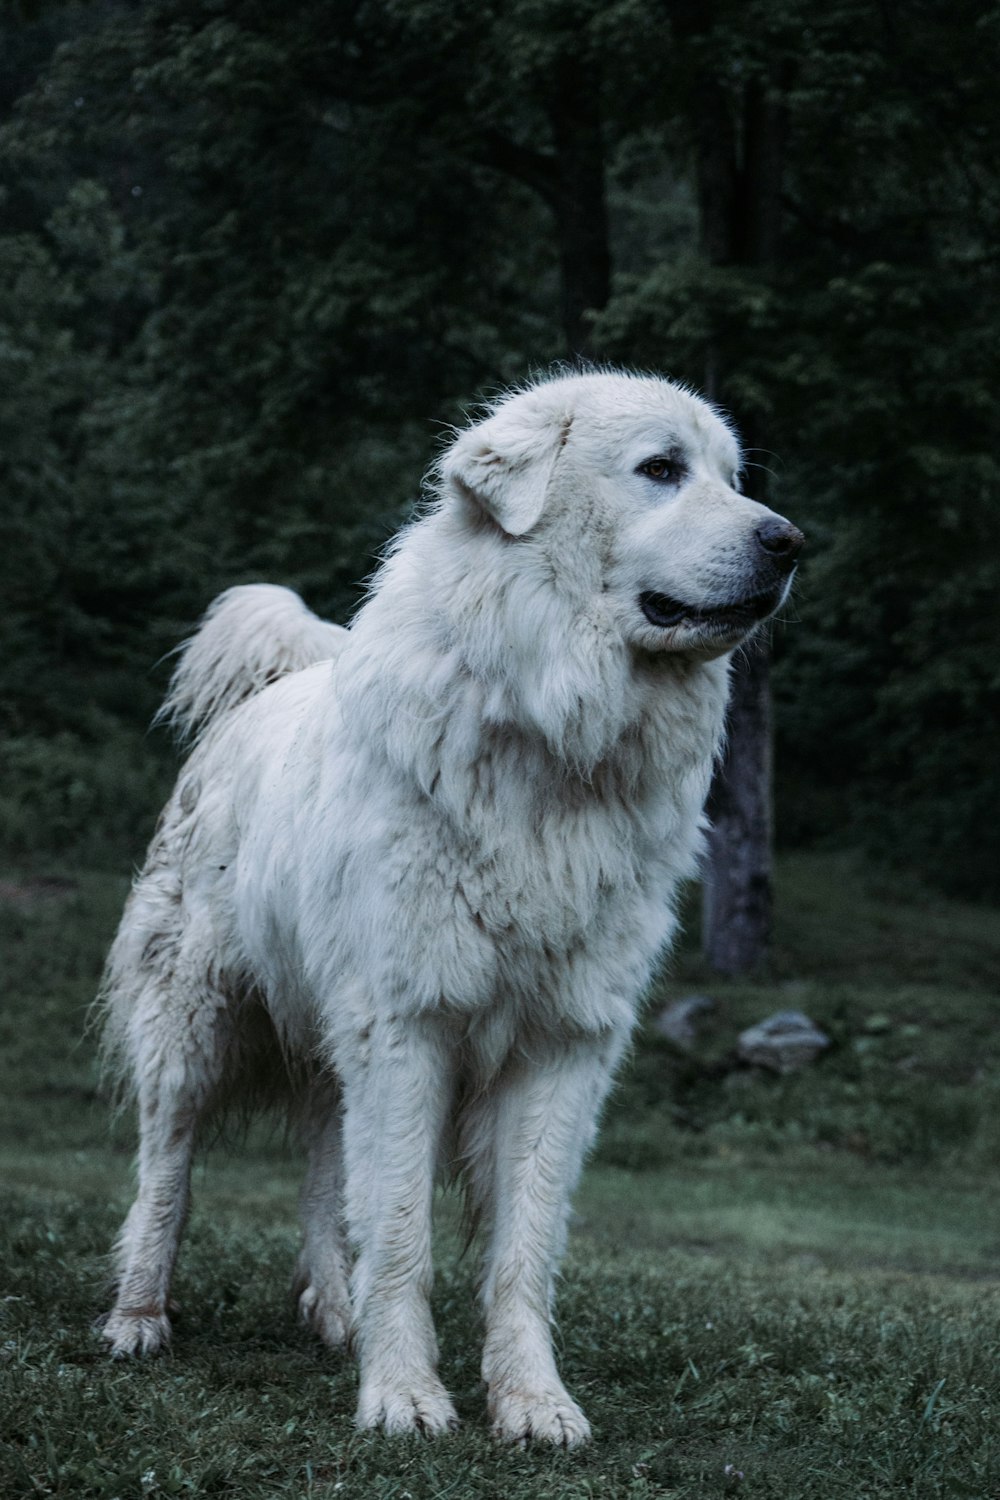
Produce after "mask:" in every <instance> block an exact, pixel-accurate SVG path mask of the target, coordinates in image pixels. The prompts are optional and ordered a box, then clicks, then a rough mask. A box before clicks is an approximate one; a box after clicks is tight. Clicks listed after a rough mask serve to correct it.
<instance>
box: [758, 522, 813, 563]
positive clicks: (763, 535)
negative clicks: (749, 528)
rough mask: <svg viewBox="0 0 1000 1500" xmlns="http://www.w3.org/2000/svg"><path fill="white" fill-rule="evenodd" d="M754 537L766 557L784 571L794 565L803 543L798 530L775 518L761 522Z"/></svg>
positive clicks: (790, 524)
mask: <svg viewBox="0 0 1000 1500" xmlns="http://www.w3.org/2000/svg"><path fill="white" fill-rule="evenodd" d="M756 537H757V540H758V542H759V543H760V545H761V546H762V547H763V549H764V551H765V552H766V553H767V554H768V556H769V557H771V558H772V559H773V561H774V562H776V563H777V564H778V566H779V567H782V568H785V569H786V570H790V569H791V568H792V566H793V565H794V563H795V559H796V558H797V557H798V555H799V553H800V552H801V551H802V544H803V542H804V541H805V537H804V536H803V535H802V533H801V531H800V530H799V528H798V527H797V526H793V525H792V523H791V521H779V520H778V519H777V518H775V519H774V520H773V521H761V523H760V525H759V526H758V527H757V531H756Z"/></svg>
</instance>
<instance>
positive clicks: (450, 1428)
mask: <svg viewBox="0 0 1000 1500" xmlns="http://www.w3.org/2000/svg"><path fill="white" fill-rule="evenodd" d="M354 1421H355V1424H356V1425H357V1426H358V1427H362V1428H365V1427H368V1428H371V1427H381V1428H382V1429H383V1431H384V1432H386V1433H387V1434H388V1435H389V1436H390V1437H398V1436H401V1435H403V1434H405V1433H410V1432H417V1433H422V1434H423V1435H424V1436H425V1437H443V1436H444V1434H445V1433H447V1432H454V1431H455V1429H456V1427H457V1426H458V1413H457V1412H456V1410H455V1408H454V1406H453V1405H452V1401H451V1397H450V1396H449V1395H448V1392H447V1391H446V1390H445V1388H444V1386H443V1385H442V1384H441V1382H440V1380H438V1379H437V1377H436V1376H433V1375H432V1376H428V1377H425V1378H424V1379H422V1380H419V1381H417V1380H413V1381H405V1380H399V1379H393V1380H391V1381H390V1380H383V1381H374V1380H365V1381H363V1382H362V1385H361V1394H360V1396H359V1398H358V1409H357V1412H356V1414H355V1417H354Z"/></svg>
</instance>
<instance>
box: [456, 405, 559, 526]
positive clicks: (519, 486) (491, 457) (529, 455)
mask: <svg viewBox="0 0 1000 1500" xmlns="http://www.w3.org/2000/svg"><path fill="white" fill-rule="evenodd" d="M538 394H539V393H538V392H531V395H536V396H537V395H538ZM570 421H571V418H570V417H569V416H568V414H567V413H566V412H565V410H557V409H555V408H553V407H551V406H549V404H548V403H545V402H541V401H539V402H530V401H529V400H526V399H525V397H523V396H520V397H518V396H515V397H513V398H512V399H511V400H510V402H509V403H508V404H507V405H506V406H502V407H501V408H500V409H499V411H496V412H494V414H493V415H492V416H491V417H487V419H486V421H485V422H480V423H479V424H478V425H477V426H475V427H470V428H469V429H468V431H466V432H463V433H462V434H461V435H460V436H459V437H458V438H456V440H455V442H454V443H453V444H452V445H451V447H450V448H449V449H448V450H447V452H446V453H445V454H444V455H443V457H442V459H441V464H440V474H441V478H442V479H443V480H444V482H445V484H446V485H447V486H449V487H451V488H453V489H454V490H456V491H457V492H458V493H459V495H461V497H462V498H463V499H465V500H467V501H472V502H473V503H474V504H476V505H478V506H479V507H480V508H481V509H482V510H485V511H486V512H487V514H488V515H490V516H492V517H493V520H494V521H495V522H496V523H497V525H498V526H499V527H501V529H502V530H504V531H506V532H507V534H508V536H524V534H525V532H528V531H530V530H531V528H532V527H533V526H534V525H535V524H536V523H537V522H538V520H539V518H540V517H541V514H542V511H543V509H544V508H545V496H546V494H547V492H548V488H549V481H550V480H551V478H552V471H553V469H554V468H555V463H556V459H557V458H558V456H559V452H560V449H561V448H562V446H563V444H564V443H565V441H566V438H567V436H568V434H569V428H570Z"/></svg>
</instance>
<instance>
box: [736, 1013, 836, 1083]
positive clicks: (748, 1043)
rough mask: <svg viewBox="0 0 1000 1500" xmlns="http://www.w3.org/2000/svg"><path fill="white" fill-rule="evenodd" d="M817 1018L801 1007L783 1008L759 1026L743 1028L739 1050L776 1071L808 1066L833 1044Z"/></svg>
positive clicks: (747, 1058) (746, 1059) (746, 1057)
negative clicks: (811, 1019)
mask: <svg viewBox="0 0 1000 1500" xmlns="http://www.w3.org/2000/svg"><path fill="white" fill-rule="evenodd" d="M829 1045H830V1038H829V1037H828V1036H825V1035H824V1033H823V1032H822V1031H820V1029H819V1027H818V1026H817V1025H816V1023H815V1022H814V1021H810V1019H809V1017H808V1016H807V1015H804V1014H803V1013H802V1011H800V1010H780V1011H778V1012H777V1014H776V1015H773V1016H768V1018H767V1020H766V1021H759V1022H758V1023H757V1025H756V1026H748V1027H747V1029H746V1031H741V1032H740V1035H739V1039H738V1041H737V1043H736V1050H737V1052H738V1053H739V1055H740V1057H741V1058H742V1059H743V1061H744V1062H747V1063H752V1064H754V1066H755V1067H758V1068H770V1069H771V1071H772V1072H774V1073H792V1072H794V1071H795V1069H796V1068H804V1067H806V1066H807V1065H808V1064H809V1063H811V1062H812V1060H813V1058H814V1057H817V1056H818V1055H819V1053H820V1052H822V1051H823V1050H824V1048H826V1047H829Z"/></svg>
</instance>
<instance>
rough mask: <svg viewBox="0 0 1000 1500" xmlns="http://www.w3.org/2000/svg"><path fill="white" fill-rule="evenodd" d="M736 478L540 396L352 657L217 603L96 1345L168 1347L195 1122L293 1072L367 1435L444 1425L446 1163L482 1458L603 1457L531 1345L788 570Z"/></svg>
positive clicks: (182, 689)
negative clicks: (455, 1206)
mask: <svg viewBox="0 0 1000 1500" xmlns="http://www.w3.org/2000/svg"><path fill="white" fill-rule="evenodd" d="M738 467H739V454H738V449H737V444H736V441H735V439H734V437H733V435H732V433H731V432H730V430H729V428H728V427H727V426H726V425H725V424H724V422H723V421H722V420H720V418H719V417H718V416H717V415H716V414H715V413H714V412H713V411H712V410H711V408H710V407H708V406H707V405H706V404H705V403H704V402H702V401H700V400H699V399H697V398H696V397H694V396H692V395H690V394H688V393H687V392H685V391H683V390H681V389H679V388H678V387H676V386H674V385H671V384H669V383H667V382H665V381H662V380H657V379H653V378H648V377H638V376H630V375H624V374H616V373H607V372H605V373H595V374H586V375H572V376H563V377H559V378H556V379H552V380H548V381H545V382H542V383H539V384H535V385H532V386H530V387H528V388H526V389H524V390H521V391H518V392H515V393H513V394H511V395H509V396H508V397H506V398H504V399H503V400H501V401H500V402H499V403H498V404H497V405H496V406H495V407H494V408H493V410H492V411H491V413H490V414H489V415H488V416H487V417H486V419H485V420H483V421H481V422H479V423H478V424H476V425H474V426H472V427H470V428H469V429H467V430H466V431H464V432H462V433H461V434H460V435H459V436H458V437H457V438H456V439H455V441H454V442H453V443H452V445H451V446H450V447H449V448H448V450H447V452H446V453H445V454H444V456H443V458H442V460H441V463H440V465H439V467H438V473H437V475H436V499H435V501H434V503H433V504H432V505H431V506H430V508H429V509H428V511H427V513H426V514H424V515H423V516H422V517H421V519H419V520H418V521H417V522H416V523H415V524H414V525H412V526H411V527H409V529H407V530H406V531H404V532H403V533H402V534H401V536H400V537H399V538H398V539H397V541H396V543H395V545H394V546H393V548H392V551H391V554H390V556H389V558H388V560H387V562H386V563H385V565H384V567H383V568H382V570H381V572H380V573H379V575H378V578H377V580H376V582H375V585H374V587H373V590H372V593H371V597H370V598H369V600H368V602H367V603H366V604H365V606H364V608H363V609H362V610H361V611H360V613H359V615H358V617H357V619H356V621H355V622H354V624H353V626H352V628H351V629H350V630H349V631H344V630H340V629H338V628H337V627H334V626H329V625H326V624H323V623H322V622H320V621H318V620H317V619H316V618H315V617H314V616H312V615H311V614H309V612H308V611H307V610H306V609H305V607H304V606H303V605H302V603H301V602H300V601H299V600H298V599H297V598H296V596H295V595H294V594H291V593H289V592H288V591H287V590H285V589H279V588H272V587H268V586H265V585H260V586H254V587H249V588H239V589H231V590H230V591H229V592H228V593H227V594H224V595H223V596H222V597H221V599H219V600H217V601H216V603H215V604H214V605H213V606H212V608H211V610H210V611H209V613H208V615H207V617H206V619H205V622H204V623H203V625H202V628H201V629H200V631H199V632H198V634H197V635H195V637H194V638H193V640H192V641H191V642H189V643H188V646H187V647H186V650H185V653H184V655H183V656H182V658H181V661H180V665H179V667H178V669H177V672H176V674H175V678H174V682H173V685H172V689H171V693H170V696H169V698H168V701H167V703H166V705H165V708H164V712H165V714H166V715H167V716H168V717H171V718H173V719H175V720H177V721H179V722H180V723H181V724H182V725H183V726H184V727H186V728H187V729H188V730H189V731H191V732H193V733H197V734H198V736H199V738H198V742H197V744H196V747H195V749H194V751H193V753H192V754H191V756H190V758H189V759H188V761H187V763H186V764H185V766H184V768H183V770H182V771H181V774H180V777H179V779H178V782H177V786H176V789H175V791H174V793H173V795H172V797H171V799H170V802H169V803H168V804H167V807H166V809H165V811H164V813H163V816H162V819H161V822H160V826H159V828H158V830H157V832H156V835H155V837H154V839H153V842H152V844H151V846H150V850H149V854H148V857H147V861H146V864H145V867H144V869H143V871H142V873H141V874H140V876H139V878H138V880H137V882H136V885H135V889H134V891H133V893H132V895H131V897H130V899H129V902H128V905H127V908H126V911H125V914H124V917H123V920H122V924H121V928H120V930H119V933H118V936H117V938H116V941H115V943H114V946H113V948H112V951H111V954H110V958H109V963H108V971H107V977H106V985H105V997H106V1011H107V1032H106V1035H107V1044H108V1048H109V1052H110V1054H111V1056H112V1057H113V1058H114V1059H115V1062H116V1066H117V1068H118V1071H119V1073H120V1075H121V1076H122V1077H123V1078H124V1079H126V1080H127V1081H128V1082H129V1083H130V1084H131V1086H132V1087H133V1088H134V1091H135V1094H136V1097H137V1102H138V1109H139V1117H140V1124H141V1147H140V1154H139V1192H138V1197H137V1199H136V1202H135V1204H134V1206H133V1208H132V1210H131V1212H130V1214H129V1216H128V1219H127V1221H126V1223H125V1226H124V1228H123V1230H122V1234H121V1237H120V1241H119V1246H118V1255H119V1279H118V1290H117V1299H116V1302H115V1306H114V1309H113V1311H112V1313H111V1314H110V1317H109V1318H108V1321H107V1323H106V1326H105V1330H104V1333H105V1337H106V1338H107V1339H108V1341H109V1342H110V1344H111V1347H112V1350H113V1352H114V1353H115V1354H126V1353H134V1352H151V1351H153V1350H155V1349H157V1348H158V1347H159V1346H160V1345H162V1344H163V1343H164V1341H165V1340H166V1339H167V1338H168V1337H169V1331H170V1330H169V1321H168V1294H169V1285H170V1278H171V1272H172V1269H173V1264H174V1259H175V1255H176V1250H177V1244H178V1240H179V1236H180V1232H181V1229H182V1226H183V1220H184V1215H185V1211H186V1206H187V1197H188V1176H189V1165H190V1160H191V1152H192V1145H193V1141H194V1137H195V1133H196V1129H197V1126H198V1122H199V1120H200V1119H201V1118H202V1116H203V1115H204V1114H205V1112H206V1111H207V1110H208V1109H210V1108H213V1107H215V1106H217V1105H218V1104H219V1103H220V1101H223V1102H230V1101H232V1100H233V1099H234V1098H235V1099H236V1100H237V1101H238V1100H239V1099H241V1098H246V1097H248V1095H249V1093H250V1091H251V1089H252V1086H253V1085H255V1084H257V1083H260V1082H261V1081H263V1083H264V1084H265V1085H266V1086H268V1087H270V1088H272V1089H273V1087H274V1086H275V1085H276V1083H277V1082H278V1081H280V1080H284V1081H285V1084H286V1085H287V1087H288V1088H289V1089H291V1090H292V1091H293V1093H294V1094H295V1095H296V1096H297V1098H298V1101H299V1105H300V1110H301V1117H302V1118H303V1120H304V1123H305V1133H306V1137H307V1143H308V1148H309V1167H308V1175H307V1181H306V1185H305V1188H304V1191H303V1195H302V1211H303V1220H304V1244H303V1249H302V1254H301V1256H300V1261H299V1267H298V1287H299V1306H300V1310H301V1313H302V1315H303V1317H305V1318H306V1319H307V1320H308V1321H309V1322H310V1323H311V1324H312V1325H313V1326H314V1327H315V1328H316V1329H317V1331H318V1332H319V1333H320V1334H321V1335H322V1337H323V1338H325V1339H326V1340H327V1342H329V1343H331V1344H336V1343H339V1342H341V1341H342V1340H343V1339H344V1338H345V1337H346V1336H347V1335H348V1334H350V1335H351V1337H352V1339H353V1341H354V1342H355V1344H356V1347H357V1350H358V1353H359V1356H360V1362H361V1388H360V1396H359V1401H358V1409H357V1421H358V1423H359V1424H360V1425H361V1426H363V1427H372V1426H381V1427H384V1428H385V1429H386V1430H387V1431H389V1432H405V1431H410V1430H413V1429H422V1430H423V1431H425V1432H429V1433H438V1432H443V1431H445V1430H446V1429H448V1428H450V1427H452V1426H454V1424H455V1420H456V1418H455V1411H454V1408H453V1406H452V1403H451V1400H450V1398H449V1396H448V1394H447V1392H446V1391H445V1389H444V1387H443V1385H442V1384H441V1381H440V1379H439V1378H438V1375H437V1371H436V1344H435V1335H434V1329H433V1326H432V1323H431V1315H430V1309H429V1302H428V1296H429V1291H430V1284H431V1202H432V1192H433V1184H434V1179H435V1174H436V1172H437V1170H438V1169H439V1168H441V1167H452V1168H455V1167H457V1168H459V1169H460V1170H461V1171H462V1173H463V1174H464V1177H465V1181H466V1187H467V1191H468V1194H469V1198H470V1203H471V1208H472V1211H473V1213H474V1215H475V1217H476V1219H477V1221H478V1222H479V1223H480V1225H481V1226H482V1229H483V1231H484V1235H485V1244H486V1251H485V1265H484V1272H483V1280H482V1301H483V1309H484V1315H485V1323H486V1336H485V1351H484V1356H483V1374H484V1378H485V1381H486V1385H487V1388H488V1401H489V1408H490V1413H491V1416H492V1420H493V1424H494V1427H495V1430H496V1432H497V1433H498V1434H499V1435H501V1436H502V1437H504V1438H507V1439H512V1440H522V1439H525V1438H529V1437H534V1438H540V1439H545V1440H549V1441H551V1442H554V1443H558V1444H564V1445H566V1446H571V1445H573V1444H575V1443H579V1442H581V1441H583V1440H585V1439H586V1437H587V1436H588V1433H589V1428H588V1424H587V1421H586V1419H585V1417H584V1415H583V1413H582V1412H581V1410H580V1408H579V1407H578V1406H577V1405H576V1403H575V1402H574V1401H573V1400H572V1398H571V1397H570V1396H569V1394H568V1393H567V1392H566V1390H565V1389H564V1387H563V1385H562V1382H561V1381H560V1378H559V1375H558V1372H557V1370H556V1365H555V1361H554V1358H553V1353H552V1346H551V1338H550V1326H549V1325H550V1309H551V1303H552V1285H553V1275H554V1270H555V1267H556V1264H557V1262H558V1258H559V1254H560V1250H561V1245H562V1240H563V1235H564V1229H565V1223H566V1217H567V1211H568V1203H569V1196H570V1192H571V1190H572V1187H573V1184H574V1182H575V1179H576V1177H577V1174H578V1171H579V1168H580V1164H581V1162H582V1159H583V1157H584V1154H585V1152H586V1150H587V1148H588V1146H589V1144H590V1141H591V1139H592V1137H593V1134H594V1130H595V1124H596V1120H597V1116H598V1113H599V1110H600V1107H601V1103H602V1101H603V1099H604V1096H605V1094H606V1092H607V1089H608V1085H609V1082H610V1080H611V1077H612V1074H613V1072H614V1069H615V1066H616V1063H617V1062H618V1060H619V1058H620V1056H621V1054H622V1050H623V1048H624V1047H625V1045H626V1042H627V1040H628V1037H629V1033H630V1030H631V1028H632V1025H633V1022H634V1019H635V1015H636V1009H637V1006H638V1003H639V1000H640V998H641V996H642V993H643V991H644V989H645V987H646V985H647V983H648V981H649V977H650V974H651V972H652V969H653V966H654V964H655V963H656V961H657V959H658V957H659V955H660V954H661V953H662V951H663V949H664V946H665V944H666V943H667V942H668V941H669V939H670V937H671V934H672V932H673V929H674V925H675V916H674V902H675V893H676V890H677V886H678V883H679V882H680V881H681V880H682V879H683V878H684V877H685V876H688V875H690V874H692V872H693V871H694V869H695V865H696V860H697V854H698V848H699V841H700V837H701V828H702V813H701V810H702V805H703V803H704V799H705V794H706V792H707V789H708V783H709V777H710V774H711V769H712V763H713V757H714V756H715V753H716V751H717V748H718V745H719V741H720V736H721V734H722V726H723V715H724V710H725V701H726V688H727V675H728V653H729V652H730V651H731V650H732V648H733V647H734V646H735V645H736V644H738V642H739V641H741V640H742V639H744V638H745V637H746V635H747V634H748V633H749V632H750V631H751V630H752V629H753V628H754V626H755V624H756V623H757V621H758V620H759V619H761V618H763V617H764V616H765V615H766V614H768V613H770V611H771V610H772V609H774V608H775V607H776V606H777V605H778V603H780V601H781V599H782V598H783V597H784V594H785V593H786V592H787V587H788V583H789V579H790V576H791V572H792V569H793V566H794V557H795V553H796V552H797V550H798V546H799V543H800V542H801V536H800V534H799V533H798V532H797V531H796V530H795V528H794V527H792V526H790V525H789V523H788V522H786V521H783V520H782V519H781V518H780V517H776V516H774V515H773V513H772V512H770V511H768V510H766V509H765V508H764V507H762V506H760V505H757V504H755V503H754V502H752V501H750V500H747V499H744V498H743V497H742V496H740V495H739V494H738V493H737V490H736V488H735V487H734V485H735V484H736V479H735V474H736V471H737V470H738ZM276 678H280V680H277V681H275V680H273V679H276ZM268 683H269V684H270V685H266V686H265V685H264V684H268ZM342 1225H346V1230H347V1236H348V1239H349V1242H350V1244H351V1245H352V1247H353V1249H354V1251H355V1253H356V1258H355V1259H354V1262H353V1266H352V1264H351V1262H350V1259H349V1255H348V1251H347V1248H346V1246H345V1243H344V1241H343V1240H342Z"/></svg>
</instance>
